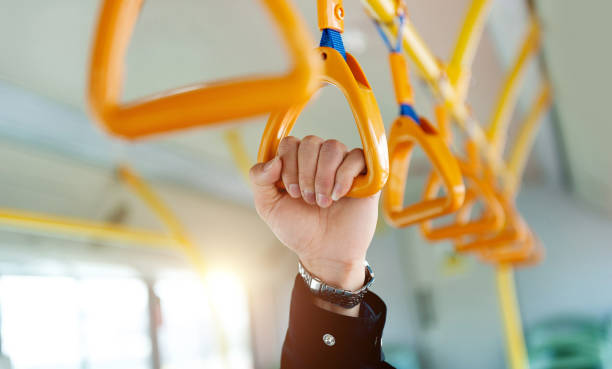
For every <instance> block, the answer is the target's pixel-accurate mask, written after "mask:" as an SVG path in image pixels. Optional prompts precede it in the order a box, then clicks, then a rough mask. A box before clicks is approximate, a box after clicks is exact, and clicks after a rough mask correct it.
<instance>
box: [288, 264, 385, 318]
mask: <svg viewBox="0 0 612 369" xmlns="http://www.w3.org/2000/svg"><path fill="white" fill-rule="evenodd" d="M364 264H365V265H364V267H365V268H364V272H365V273H364V280H365V282H364V285H363V286H362V287H361V288H360V289H358V290H356V291H348V290H344V289H342V288H338V287H334V286H330V285H328V284H326V283H325V282H323V281H322V280H321V279H319V278H317V277H316V276H313V275H312V274H311V273H310V272H309V271H308V270H306V268H305V267H304V266H303V265H302V263H301V262H300V261H298V271H299V273H300V276H302V279H303V280H304V282H305V283H306V286H308V288H309V289H310V292H311V293H312V294H313V295H315V296H317V297H319V298H321V299H323V300H325V301H328V302H331V303H333V304H336V305H339V306H342V307H344V308H347V309H350V308H352V307H354V306H357V305H358V304H360V303H361V301H362V300H363V297H364V296H365V294H366V292H367V291H368V288H369V287H370V286H371V285H372V283H373V282H374V271H373V270H372V268H371V267H370V265H369V264H368V262H367V261H366V262H365V263H364Z"/></svg>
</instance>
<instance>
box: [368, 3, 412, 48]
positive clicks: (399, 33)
mask: <svg viewBox="0 0 612 369" xmlns="http://www.w3.org/2000/svg"><path fill="white" fill-rule="evenodd" d="M398 18H399V24H398V26H397V35H396V39H395V45H393V44H392V43H391V40H389V37H387V34H386V33H385V31H383V29H382V26H381V25H380V22H378V21H377V20H374V25H375V26H376V30H377V31H378V34H379V35H380V38H382V40H383V42H384V43H385V45H387V47H388V48H389V52H392V53H394V52H395V53H399V52H400V51H402V41H403V39H402V30H403V28H404V23H405V20H406V16H405V15H404V14H403V13H402V14H400V15H399V16H398Z"/></svg>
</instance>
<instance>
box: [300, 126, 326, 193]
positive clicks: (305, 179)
mask: <svg viewBox="0 0 612 369" xmlns="http://www.w3.org/2000/svg"><path fill="white" fill-rule="evenodd" d="M321 144H323V139H321V138H320V137H317V136H306V137H304V138H303V139H302V141H301V142H300V147H299V148H298V180H299V184H300V190H301V191H302V197H303V198H304V201H306V202H307V203H309V204H311V205H314V204H316V199H315V185H314V181H315V175H316V172H317V161H318V159H319V150H320V148H321Z"/></svg>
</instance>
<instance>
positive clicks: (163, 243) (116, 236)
mask: <svg viewBox="0 0 612 369" xmlns="http://www.w3.org/2000/svg"><path fill="white" fill-rule="evenodd" d="M0 224H3V225H7V226H10V227H16V228H25V229H28V230H34V231H37V232H43V233H54V234H58V235H66V236H79V237H86V238H92V239H99V240H105V241H112V242H126V243H130V244H138V245H142V246H149V247H161V248H168V247H174V246H177V245H178V241H177V240H176V239H175V238H174V237H171V236H168V235H166V234H163V233H160V232H154V231H148V230H141V229H134V228H128V227H125V226H120V225H115V224H108V223H101V222H93V221H86V220H81V219H74V218H69V217H61V216H55V215H47V214H39V213H33V212H28V211H21V210H13V209H2V208H0Z"/></svg>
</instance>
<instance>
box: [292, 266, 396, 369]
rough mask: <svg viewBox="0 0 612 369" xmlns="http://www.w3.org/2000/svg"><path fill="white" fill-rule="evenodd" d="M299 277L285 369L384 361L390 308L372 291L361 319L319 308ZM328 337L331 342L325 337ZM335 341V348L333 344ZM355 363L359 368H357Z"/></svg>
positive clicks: (294, 298) (368, 293)
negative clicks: (383, 342)
mask: <svg viewBox="0 0 612 369" xmlns="http://www.w3.org/2000/svg"><path fill="white" fill-rule="evenodd" d="M313 300H314V297H313V295H312V294H311V292H310V290H309V289H308V287H307V286H306V284H305V283H304V281H303V280H302V278H301V277H300V276H299V275H298V276H296V278H295V283H294V287H293V293H292V297H291V310H290V313H289V328H288V330H287V336H286V338H285V344H284V346H283V354H282V358H281V367H282V368H283V369H285V368H293V367H294V366H292V365H290V364H291V362H295V361H296V360H298V361H301V364H302V365H304V364H306V363H310V364H308V365H305V366H303V367H317V368H327V367H334V368H338V367H347V368H348V367H358V365H359V364H361V365H362V364H363V363H370V362H371V363H377V362H380V361H381V360H382V351H381V337H382V332H383V328H384V325H385V319H386V314H387V307H386V306H385V303H384V302H383V301H382V300H381V299H380V298H379V297H378V296H377V295H376V294H374V293H373V292H371V291H368V292H367V293H366V295H365V297H364V299H363V301H362V303H361V305H360V312H359V317H349V316H345V315H340V314H336V313H333V312H331V311H327V310H324V309H321V308H319V307H318V306H316V305H315V304H314V301H313ZM326 335H331V336H332V337H333V340H330V336H327V343H326V342H325V341H324V339H323V337H324V336H326ZM330 341H333V342H334V343H333V345H330ZM353 364H355V365H353Z"/></svg>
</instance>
